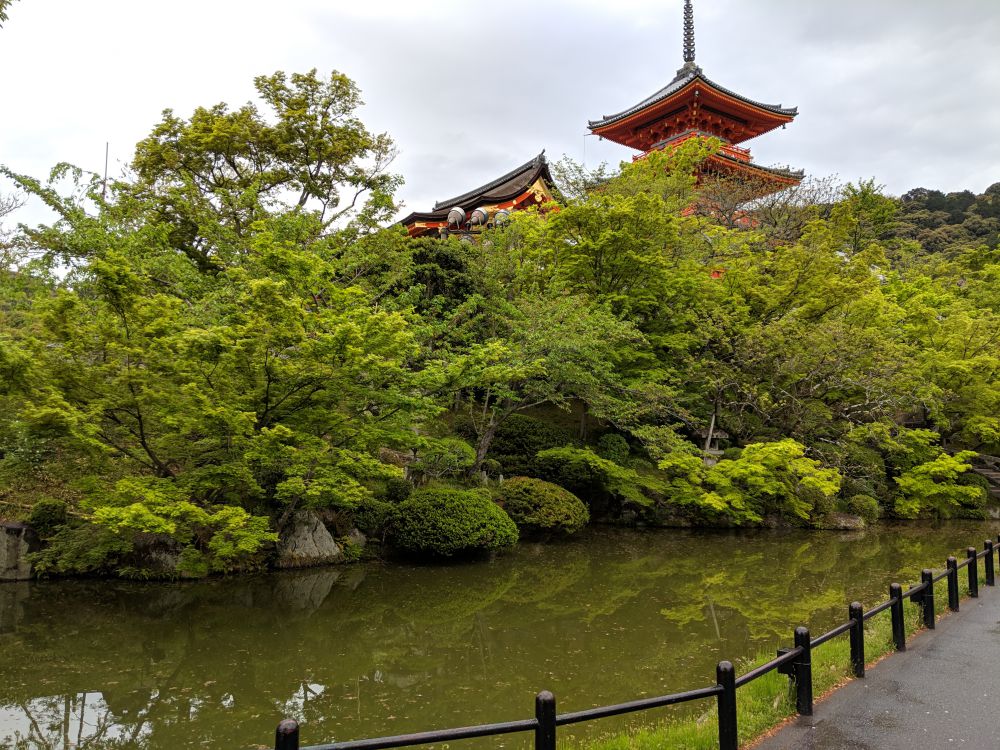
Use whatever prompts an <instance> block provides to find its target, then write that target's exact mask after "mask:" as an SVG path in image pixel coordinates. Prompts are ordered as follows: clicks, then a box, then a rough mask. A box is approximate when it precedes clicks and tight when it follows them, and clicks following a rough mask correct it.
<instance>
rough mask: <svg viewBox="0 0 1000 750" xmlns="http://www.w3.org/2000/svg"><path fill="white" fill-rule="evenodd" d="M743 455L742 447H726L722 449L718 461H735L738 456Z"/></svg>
mask: <svg viewBox="0 0 1000 750" xmlns="http://www.w3.org/2000/svg"><path fill="white" fill-rule="evenodd" d="M742 455H743V449H742V448H726V449H725V450H723V451H722V455H721V456H719V460H720V461H737V460H739V457H740V456H742Z"/></svg>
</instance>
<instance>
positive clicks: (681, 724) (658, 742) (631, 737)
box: [575, 600, 947, 750]
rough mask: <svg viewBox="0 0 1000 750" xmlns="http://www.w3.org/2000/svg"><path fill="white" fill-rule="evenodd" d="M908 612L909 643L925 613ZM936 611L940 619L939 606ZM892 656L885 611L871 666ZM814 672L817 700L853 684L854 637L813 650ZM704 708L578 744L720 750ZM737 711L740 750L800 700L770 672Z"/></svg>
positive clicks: (747, 689)
mask: <svg viewBox="0 0 1000 750" xmlns="http://www.w3.org/2000/svg"><path fill="white" fill-rule="evenodd" d="M945 601H947V600H945ZM904 608H905V610H904V611H905V620H906V633H907V637H909V636H910V635H912V634H913V633H915V632H916V631H917V630H919V629H920V627H921V620H920V608H919V607H917V606H916V605H914V604H912V603H911V602H909V601H907V602H906V604H905V605H904ZM937 609H938V612H939V613H940V612H941V607H940V605H938V608H937ZM845 621H846V618H845ZM788 645H789V646H790V645H791V643H789V644H788ZM892 650H893V642H892V621H891V614H890V611H889V610H886V611H885V612H881V613H879V614H878V615H876V616H875V617H873V618H872V619H870V620H869V621H868V622H866V623H865V657H866V661H867V662H868V663H869V664H871V663H873V662H875V661H878V660H879V659H881V658H882V657H883V656H885V655H886V654H888V653H889V652H891V651H892ZM773 658H774V654H770V653H767V654H764V653H762V654H758V655H757V657H755V658H753V659H749V660H746V661H745V662H741V663H739V664H737V673H738V674H744V673H746V672H748V671H750V670H751V669H753V668H755V667H757V666H760V665H761V664H764V663H766V662H768V661H770V660H771V659H773ZM812 667H813V694H814V695H815V696H816V698H817V699H818V698H820V697H822V696H824V695H826V694H827V693H829V692H830V691H831V690H833V689H834V688H836V687H838V686H839V685H841V684H842V683H844V682H846V681H847V680H848V679H850V676H851V646H850V636H849V635H848V634H847V633H844V634H843V635H841V636H839V637H837V638H834V639H833V640H832V641H828V642H827V643H824V644H823V645H821V646H818V647H817V648H815V649H813V652H812ZM704 705H705V711H704V712H703V713H702V714H700V715H699V716H697V717H686V718H682V719H668V720H666V721H663V722H661V723H659V724H654V725H649V726H644V727H637V728H633V729H629V730H626V731H624V732H617V733H614V734H608V735H606V736H603V737H597V738H596V739H592V740H586V741H584V740H581V741H579V742H578V743H575V744H578V745H579V746H580V747H587V748H590V749H591V750H662V749H663V748H683V749H684V750H718V747H719V730H718V717H717V713H716V708H715V702H714V701H704ZM736 705H737V715H738V723H739V737H740V745H741V746H742V745H745V744H747V743H749V742H751V741H752V740H754V739H756V738H757V737H759V736H760V735H762V734H764V733H765V732H768V731H769V730H771V729H773V728H774V727H775V726H777V725H778V724H780V723H781V722H783V721H784V720H785V719H788V718H789V717H792V716H794V715H795V697H794V693H793V691H792V689H791V686H790V681H789V679H788V678H787V677H786V676H784V675H780V674H778V673H777V672H770V673H768V674H767V675H765V676H764V677H761V678H760V679H758V680H754V681H753V682H751V683H750V684H748V685H744V686H743V687H741V688H740V689H739V690H737V692H736Z"/></svg>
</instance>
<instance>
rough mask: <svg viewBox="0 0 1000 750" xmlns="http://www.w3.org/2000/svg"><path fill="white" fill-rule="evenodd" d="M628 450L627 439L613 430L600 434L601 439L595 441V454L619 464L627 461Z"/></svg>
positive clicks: (621, 464) (622, 464)
mask: <svg viewBox="0 0 1000 750" xmlns="http://www.w3.org/2000/svg"><path fill="white" fill-rule="evenodd" d="M630 451H631V449H630V448H629V446H628V441H627V440H626V439H625V438H623V437H622V436H621V435H618V434H616V433H614V432H607V433H605V434H603V435H601V439H600V440H598V441H597V455H598V456H600V457H601V458H606V459H608V460H609V461H614V462H615V463H616V464H619V465H620V466H624V465H625V463H626V462H627V461H628V457H629V453H630Z"/></svg>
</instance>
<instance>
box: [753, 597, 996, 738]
mask: <svg viewBox="0 0 1000 750" xmlns="http://www.w3.org/2000/svg"><path fill="white" fill-rule="evenodd" d="M942 591H943V587H942ZM941 598H942V597H940V596H939V597H938V606H941ZM821 648H822V647H821ZM906 649H907V650H906V653H903V654H893V655H890V656H889V657H888V658H886V659H884V660H883V661H882V662H880V663H879V664H877V665H876V666H874V667H871V668H869V669H868V670H867V672H866V676H865V678H864V679H863V680H852V681H851V682H849V683H848V684H847V685H845V686H844V687H842V688H841V689H840V690H837V691H836V692H834V693H833V694H831V695H830V696H829V697H828V698H826V699H825V700H823V701H821V702H818V703H816V705H815V708H814V711H813V715H812V716H800V717H798V718H797V719H794V720H793V721H792V722H791V723H789V724H788V725H787V726H785V727H784V728H783V729H781V730H780V731H779V732H777V733H776V734H775V735H774V736H773V737H770V738H768V739H766V740H764V741H763V742H761V743H759V744H758V745H756V746H755V749H754V750H939V749H940V748H954V747H960V746H961V747H967V748H977V749H978V748H983V749H984V750H985V749H988V748H1000V587H989V586H983V587H982V588H981V589H980V598H979V599H966V600H964V601H963V602H962V608H961V611H959V612H957V613H954V614H950V615H948V616H946V617H944V618H942V619H940V620H938V623H937V629H936V630H934V631H925V632H922V633H920V634H919V635H917V636H915V637H913V638H912V639H911V640H910V641H908V642H907V646H906Z"/></svg>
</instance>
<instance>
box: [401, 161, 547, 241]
mask: <svg viewBox="0 0 1000 750" xmlns="http://www.w3.org/2000/svg"><path fill="white" fill-rule="evenodd" d="M539 177H543V178H544V179H545V181H546V182H547V183H549V184H551V183H552V175H551V174H550V173H549V162H548V160H547V159H546V158H545V151H542V153H540V154H539V155H538V156H536V157H535V158H533V159H531V160H529V161H526V162H525V163H524V164H522V165H521V166H519V167H517V168H516V169H512V170H511V171H510V172H508V173H507V174H505V175H503V176H502V177H498V178H497V179H495V180H493V181H492V182H488V183H486V184H485V185H482V186H481V187H478V188H476V189H475V190H470V191H469V192H467V193H462V194H461V195H458V196H455V197H454V198H449V199H448V200H443V201H438V202H437V203H435V204H434V209H433V210H432V211H426V212H420V211H415V212H413V213H412V214H410V215H409V216H407V217H406V218H405V219H402V220H401V221H400V223H401V224H412V223H413V222H414V221H441V220H444V219H446V218H447V217H448V212H449V211H451V209H453V208H454V207H455V206H460V207H461V208H464V209H465V210H466V211H471V210H473V209H476V208H478V207H479V206H484V205H493V204H496V203H503V202H504V201H509V200H513V199H514V198H517V197H518V196H519V195H521V194H523V193H524V191H525V190H527V189H528V188H530V187H531V186H532V185H533V184H534V183H535V180H537V179H538V178H539Z"/></svg>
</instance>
